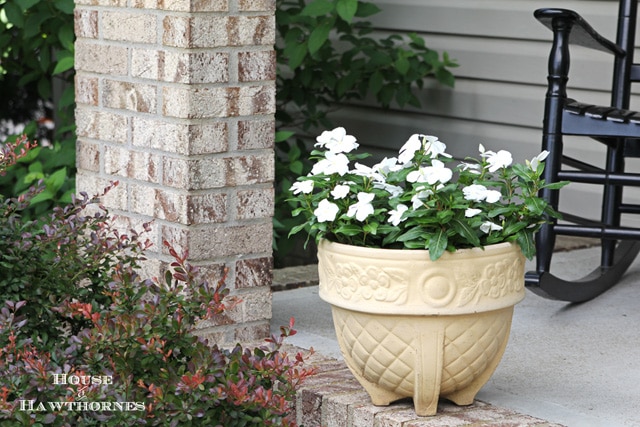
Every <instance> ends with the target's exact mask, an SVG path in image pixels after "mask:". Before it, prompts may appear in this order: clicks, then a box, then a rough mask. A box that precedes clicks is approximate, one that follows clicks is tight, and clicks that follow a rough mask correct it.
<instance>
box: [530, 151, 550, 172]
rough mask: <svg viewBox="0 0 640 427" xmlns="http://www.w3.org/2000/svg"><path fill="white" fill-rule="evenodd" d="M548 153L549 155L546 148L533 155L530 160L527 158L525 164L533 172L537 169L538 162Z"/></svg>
mask: <svg viewBox="0 0 640 427" xmlns="http://www.w3.org/2000/svg"><path fill="white" fill-rule="evenodd" d="M548 155H549V152H548V151H547V150H543V151H542V153H540V154H538V155H537V156H535V157H534V158H533V159H531V161H528V160H527V165H528V166H529V169H531V170H532V171H534V172H535V171H536V170H538V165H539V164H540V162H542V161H544V159H546V158H547V156H548Z"/></svg>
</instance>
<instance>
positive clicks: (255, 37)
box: [227, 15, 276, 46]
mask: <svg viewBox="0 0 640 427" xmlns="http://www.w3.org/2000/svg"><path fill="white" fill-rule="evenodd" d="M227 28H228V46H273V45H274V44H275V42H276V33H275V29H276V24H275V16H273V15H266V16H231V17H229V23H228V27H227Z"/></svg>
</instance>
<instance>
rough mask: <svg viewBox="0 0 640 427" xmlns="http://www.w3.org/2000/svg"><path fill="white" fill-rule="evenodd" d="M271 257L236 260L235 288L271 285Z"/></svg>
mask: <svg viewBox="0 0 640 427" xmlns="http://www.w3.org/2000/svg"><path fill="white" fill-rule="evenodd" d="M272 280H273V259H272V258H271V257H263V258H253V259H243V260H239V261H237V262H236V283H235V287H236V289H245V288H256V287H261V286H269V287H270V286H271V282H272Z"/></svg>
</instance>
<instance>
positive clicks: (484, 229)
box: [480, 221, 502, 234]
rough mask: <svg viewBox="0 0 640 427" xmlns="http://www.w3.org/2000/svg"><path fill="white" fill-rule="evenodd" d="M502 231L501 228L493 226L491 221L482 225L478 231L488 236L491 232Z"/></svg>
mask: <svg viewBox="0 0 640 427" xmlns="http://www.w3.org/2000/svg"><path fill="white" fill-rule="evenodd" d="M500 230H502V226H500V225H498V224H495V223H493V222H491V221H485V222H483V223H482V225H480V231H482V232H483V233H485V234H489V233H491V232H492V231H500Z"/></svg>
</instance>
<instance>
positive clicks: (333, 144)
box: [315, 127, 359, 153]
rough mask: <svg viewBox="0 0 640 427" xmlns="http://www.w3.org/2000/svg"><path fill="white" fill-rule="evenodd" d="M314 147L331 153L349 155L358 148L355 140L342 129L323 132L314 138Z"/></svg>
mask: <svg viewBox="0 0 640 427" xmlns="http://www.w3.org/2000/svg"><path fill="white" fill-rule="evenodd" d="M316 141H317V142H316V144H315V146H316V147H323V148H326V149H327V150H329V151H331V152H333V153H349V152H351V151H353V150H355V149H356V148H358V145H359V144H358V143H357V142H356V138H355V137H354V136H352V135H347V131H346V130H345V128H343V127H338V128H335V129H334V130H330V131H329V130H325V131H324V132H322V134H321V135H320V136H318V137H316Z"/></svg>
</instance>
